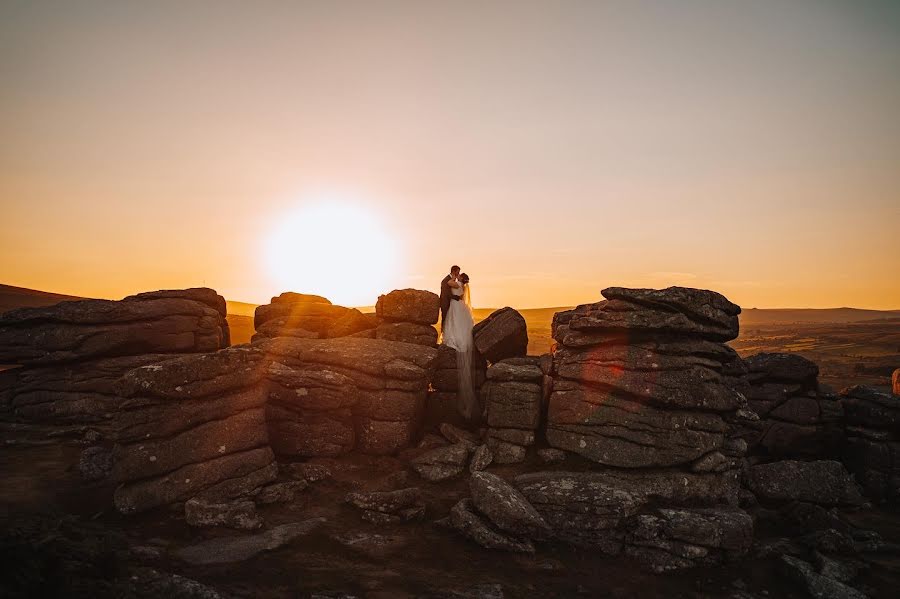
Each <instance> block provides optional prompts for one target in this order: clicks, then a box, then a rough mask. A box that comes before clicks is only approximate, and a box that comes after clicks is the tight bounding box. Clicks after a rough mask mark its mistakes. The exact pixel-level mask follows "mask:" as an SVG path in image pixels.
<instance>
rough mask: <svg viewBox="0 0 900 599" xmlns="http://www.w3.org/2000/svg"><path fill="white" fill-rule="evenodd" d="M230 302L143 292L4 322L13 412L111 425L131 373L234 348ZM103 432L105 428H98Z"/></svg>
mask: <svg viewBox="0 0 900 599" xmlns="http://www.w3.org/2000/svg"><path fill="white" fill-rule="evenodd" d="M225 312H226V309H225V300H224V298H222V296H220V295H218V294H216V292H215V291H213V290H212V289H205V288H198V289H182V290H163V291H153V292H147V293H140V294H138V295H133V296H129V297H126V298H125V299H123V300H120V301H111V300H80V301H71V302H62V303H59V304H56V305H54V306H48V307H43V308H20V309H17V310H11V311H9V312H5V313H3V314H2V315H0V363H14V364H20V365H23V366H22V367H21V368H17V369H15V371H14V372H12V373H9V374H7V375H6V376H5V377H4V381H5V382H4V383H3V384H4V385H5V390H4V391H3V393H4V395H6V397H7V401H8V405H9V407H10V409H12V410H13V411H14V412H15V413H16V414H17V415H18V416H20V417H22V418H24V419H26V420H30V421H47V422H52V423H92V424H99V423H103V422H105V421H109V420H110V419H112V418H113V416H114V415H115V412H116V409H117V406H118V405H119V404H120V403H121V401H122V400H121V397H120V396H119V395H118V394H117V393H116V392H115V390H114V389H113V386H114V383H115V381H116V380H117V379H118V378H119V377H121V376H122V375H123V374H124V373H126V372H128V371H129V370H131V369H133V368H136V367H139V366H143V365H146V364H153V363H156V362H159V361H161V360H165V359H169V358H172V357H177V356H179V355H184V354H190V353H197V352H209V351H215V350H217V349H220V348H223V347H227V346H228V344H229V332H228V323H227V321H226V320H225ZM101 428H102V427H101Z"/></svg>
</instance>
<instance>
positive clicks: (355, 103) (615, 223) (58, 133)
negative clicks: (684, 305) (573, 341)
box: [0, 0, 900, 309]
mask: <svg viewBox="0 0 900 599" xmlns="http://www.w3.org/2000/svg"><path fill="white" fill-rule="evenodd" d="M0 75H2V80H3V82H4V83H3V85H2V88H0V140H2V143H0V212H2V217H0V283H6V284H11V285H17V286H22V287H31V288H37V289H43V290H47V291H54V292H58V293H67V294H74V295H84V296H91V297H106V298H120V297H123V296H125V295H128V294H132V293H135V292H138V291H144V290H151V289H160V288H180V287H194V286H209V287H213V288H215V289H216V290H218V291H219V292H220V293H221V294H223V295H224V296H225V297H226V298H227V299H229V300H237V301H247V302H254V303H262V302H267V301H268V300H269V298H270V297H271V296H273V295H277V294H278V293H280V292H282V291H285V290H295V291H302V292H309V293H322V294H324V295H327V296H328V297H330V298H331V299H332V300H334V301H335V302H337V303H342V304H345V305H371V304H374V302H375V299H376V297H377V296H378V294H380V293H385V292H387V291H389V290H391V289H394V288H402V287H415V288H420V289H431V290H433V291H438V287H439V282H440V279H441V278H442V276H443V275H444V274H445V273H446V272H447V270H448V268H449V266H450V265H451V264H454V263H456V264H460V265H461V266H462V267H463V270H464V271H466V272H468V273H469V275H470V276H471V278H472V296H473V301H474V303H475V305H476V306H479V307H499V306H504V305H511V306H514V307H517V308H533V307H550V306H567V305H574V304H576V303H582V302H589V301H597V300H598V299H600V290H601V289H603V288H604V287H608V286H614V285H622V286H630V287H665V286H669V285H685V286H690V287H702V288H709V289H715V290H717V291H719V292H721V293H723V294H725V295H726V296H727V297H728V298H729V299H731V300H732V301H735V302H736V303H738V304H740V305H742V306H744V307H745V308H750V307H838V306H854V307H861V308H879V309H900V3H896V2H888V1H880V2H879V1H860V2H851V3H842V2H831V1H828V0H823V1H819V2H805V1H799V0H798V1H792V2H785V1H782V0H779V1H771V2H769V1H763V2H753V3H749V2H721V1H714V0H708V1H702V0H695V1H688V2H678V3H673V2H643V1H642V2H629V1H621V2H612V1H610V2H502V1H494V2H484V3H482V2H479V3H441V4H439V3H420V2H388V1H384V2H358V3H357V2H348V3H332V2H309V3H304V2H289V3H284V2H252V3H250V2H172V3H169V2H151V3H128V2H121V3H120V2H115V3H108V2H99V1H98V2H93V1H82V2H66V3H60V4H50V3H47V4H45V3H33V2H5V3H3V4H0Z"/></svg>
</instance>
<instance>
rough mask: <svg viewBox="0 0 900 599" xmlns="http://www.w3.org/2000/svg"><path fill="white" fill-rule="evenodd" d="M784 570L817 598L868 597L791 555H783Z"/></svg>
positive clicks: (858, 598)
mask: <svg viewBox="0 0 900 599" xmlns="http://www.w3.org/2000/svg"><path fill="white" fill-rule="evenodd" d="M781 562H782V564H784V570H785V571H786V572H787V573H788V574H789V575H790V576H791V577H792V578H794V579H795V580H796V581H797V582H799V583H800V584H802V585H803V586H804V587H805V588H806V591H807V592H808V593H809V594H810V596H811V597H815V598H816V599H866V594H865V593H861V592H860V591H857V590H856V589H854V588H853V587H851V586H849V585H846V584H844V583H842V582H840V581H838V580H836V579H834V578H831V577H830V576H826V575H824V574H820V573H818V572H816V571H815V569H814V568H813V566H812V565H811V564H809V563H807V562H805V561H803V560H801V559H798V558H796V557H793V556H790V555H782V556H781Z"/></svg>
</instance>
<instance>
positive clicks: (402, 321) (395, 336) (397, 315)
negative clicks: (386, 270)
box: [375, 289, 441, 347]
mask: <svg viewBox="0 0 900 599" xmlns="http://www.w3.org/2000/svg"><path fill="white" fill-rule="evenodd" d="M440 309H441V304H440V298H439V297H438V296H437V295H435V294H434V293H432V292H430V291H422V290H419V289H396V290H394V291H391V292H390V293H388V294H386V295H380V296H378V301H377V303H376V304H375V315H376V316H377V317H378V320H379V322H378V327H377V328H376V329H375V338H376V339H385V340H387V341H402V342H404V343H414V344H417V345H426V346H428V347H434V346H436V345H437V339H438V334H437V329H435V328H434V325H435V324H437V321H438V315H439V314H440Z"/></svg>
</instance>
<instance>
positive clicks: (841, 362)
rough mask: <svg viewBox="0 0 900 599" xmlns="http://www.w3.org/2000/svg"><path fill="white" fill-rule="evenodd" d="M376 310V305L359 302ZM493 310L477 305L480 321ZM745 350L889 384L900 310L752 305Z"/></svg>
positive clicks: (825, 373) (744, 325) (247, 320)
mask: <svg viewBox="0 0 900 599" xmlns="http://www.w3.org/2000/svg"><path fill="white" fill-rule="evenodd" d="M77 299H83V298H79V297H75V296H70V295H61V294H55V293H47V292H44V291H36V290H33V289H25V288H22V287H13V286H10V285H0V312H4V311H6V310H11V309H13V308H19V307H23V306H48V305H52V304H55V303H58V302H60V301H70V300H77ZM255 309H256V304H249V303H245V302H234V301H229V302H228V325H229V327H230V329H231V342H232V343H233V344H239V343H247V342H249V341H250V337H251V336H252V335H253V332H254V330H253V312H254V310H255ZM360 309H361V310H362V311H363V312H372V311H374V307H373V306H367V307H363V308H360ZM568 309H569V308H568V307H558V308H538V309H528V310H519V312H521V313H522V316H524V317H525V322H526V323H527V324H528V353H529V354H533V355H537V354H542V353H545V352H548V351H549V350H550V346H551V343H552V339H551V337H550V323H551V321H552V320H553V314H555V313H556V312H558V311H560V310H568ZM491 312H493V309H490V308H478V309H476V310H475V320H476V322H480V321H481V320H483V319H485V318H487V316H488V315H489V314H490V313H491ZM730 345H731V346H732V347H734V348H735V350H737V351H738V353H740V354H741V355H743V356H748V355H751V354H755V353H758V352H762V351H765V352H797V353H799V354H801V355H803V356H805V357H807V358H809V359H810V360H812V361H813V362H816V363H817V364H818V365H819V368H820V369H821V372H822V375H821V380H822V381H824V382H826V383H828V384H830V385H832V386H833V387H835V388H842V387H844V386H846V385H851V384H869V385H887V384H889V382H890V375H891V372H892V371H893V369H894V368H900V310H885V311H881V310H860V309H856V308H833V309H825V310H817V309H748V310H744V312H743V313H742V314H741V334H740V337H738V338H737V339H736V340H734V341H732V342H731V344H730Z"/></svg>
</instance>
